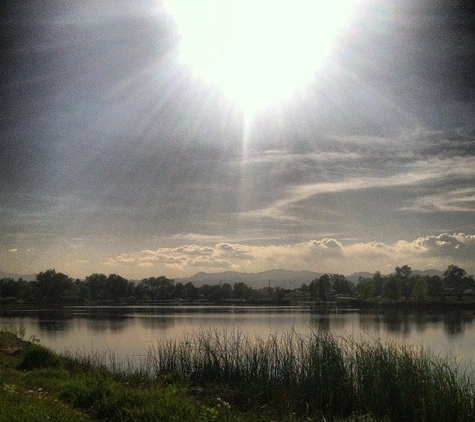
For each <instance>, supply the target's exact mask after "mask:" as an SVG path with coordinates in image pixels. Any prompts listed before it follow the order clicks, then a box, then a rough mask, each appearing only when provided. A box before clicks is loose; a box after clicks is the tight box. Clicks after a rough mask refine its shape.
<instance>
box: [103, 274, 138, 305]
mask: <svg viewBox="0 0 475 422" xmlns="http://www.w3.org/2000/svg"><path fill="white" fill-rule="evenodd" d="M105 289H106V292H107V293H106V294H107V297H108V299H113V300H116V301H117V300H120V299H126V298H127V297H129V296H131V295H132V291H133V288H132V285H131V284H130V283H129V281H128V280H127V279H125V278H124V277H121V276H120V275H117V274H109V276H108V277H107V279H106V283H105Z"/></svg>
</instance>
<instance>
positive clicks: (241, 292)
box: [233, 281, 252, 300]
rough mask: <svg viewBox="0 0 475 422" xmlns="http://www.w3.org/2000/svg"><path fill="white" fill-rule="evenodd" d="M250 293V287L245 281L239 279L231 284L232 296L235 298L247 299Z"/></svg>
mask: <svg viewBox="0 0 475 422" xmlns="http://www.w3.org/2000/svg"><path fill="white" fill-rule="evenodd" d="M251 294H252V288H251V287H249V286H248V285H247V284H246V283H244V282H242V281H240V282H238V283H234V286H233V297H234V298H235V299H242V300H249V298H250V297H251Z"/></svg>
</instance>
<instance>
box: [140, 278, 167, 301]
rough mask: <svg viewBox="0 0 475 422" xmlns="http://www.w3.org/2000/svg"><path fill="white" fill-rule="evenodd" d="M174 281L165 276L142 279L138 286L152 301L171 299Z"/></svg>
mask: <svg viewBox="0 0 475 422" xmlns="http://www.w3.org/2000/svg"><path fill="white" fill-rule="evenodd" d="M174 283H175V281H174V280H171V279H169V278H167V277H165V276H163V275H162V276H160V277H149V278H144V279H143V280H142V281H141V282H140V285H141V287H142V288H143V290H144V291H145V292H146V293H147V294H148V296H149V297H150V299H151V300H152V301H154V302H155V301H162V300H167V299H171V298H172V297H173V293H174V290H175V289H174Z"/></svg>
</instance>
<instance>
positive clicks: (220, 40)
mask: <svg viewBox="0 0 475 422" xmlns="http://www.w3.org/2000/svg"><path fill="white" fill-rule="evenodd" d="M356 1H357V0H332V1H328V0H324V1H323V0H293V1H281V0H200V1H189V0H165V1H164V3H165V7H166V9H167V11H168V13H170V15H171V16H172V17H173V18H174V19H175V21H176V23H177V27H178V30H179V32H180V36H181V46H180V59H181V61H182V62H183V63H185V64H186V65H188V66H190V67H191V69H192V70H193V72H194V73H195V74H196V75H197V76H198V77H199V78H201V79H204V80H206V81H207V82H208V83H211V84H214V85H216V86H217V87H218V88H219V89H221V90H222V92H223V93H224V94H225V95H226V96H227V97H229V98H230V99H231V100H232V101H233V102H234V103H235V104H237V105H238V106H240V107H241V108H242V109H243V110H257V109H260V108H263V107H265V106H267V105H269V104H272V103H276V102H279V101H281V100H283V99H284V98H286V97H288V96H289V95H291V94H292V93H293V92H295V91H297V90H299V89H304V87H305V84H306V83H308V82H309V81H311V80H312V79H313V78H314V77H315V73H316V71H317V69H318V67H319V65H320V64H321V63H322V61H323V60H324V58H325V57H326V56H327V55H328V53H329V51H330V50H331V48H332V42H333V41H334V39H335V36H336V35H337V34H338V33H339V32H340V31H341V30H342V28H343V26H344V24H345V22H346V21H347V19H348V18H349V16H350V15H351V13H352V11H353V8H354V5H355V3H356Z"/></svg>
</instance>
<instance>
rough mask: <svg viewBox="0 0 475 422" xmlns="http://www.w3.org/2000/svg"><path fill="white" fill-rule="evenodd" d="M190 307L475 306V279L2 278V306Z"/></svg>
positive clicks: (452, 275)
mask: <svg viewBox="0 0 475 422" xmlns="http://www.w3.org/2000/svg"><path fill="white" fill-rule="evenodd" d="M170 302H188V303H200V302H201V303H203V302H208V303H224V304H226V303H249V304H256V305H259V304H269V303H278V304H285V303H315V304H323V305H327V304H328V303H337V302H339V303H345V302H346V303H348V304H357V305H358V306H362V307H365V306H366V307H369V306H378V305H382V304H383V305H387V306H394V305H400V306H404V305H408V304H411V305H420V306H423V305H424V304H430V305H431V306H432V305H433V304H438V305H451V304H457V305H464V306H467V305H470V306H475V280H474V278H473V276H471V275H468V274H467V273H466V271H465V270H464V269H462V268H459V267H457V266H455V265H449V266H448V267H447V269H446V270H445V272H444V273H443V275H442V276H441V277H439V276H438V275H433V276H429V275H419V274H414V272H413V271H412V269H411V267H409V266H407V265H403V266H401V267H396V268H395V271H394V273H392V274H389V275H382V274H381V273H380V272H379V271H377V272H376V273H375V274H374V275H373V277H369V278H362V277H360V278H359V280H358V282H357V283H353V282H351V281H349V280H348V279H347V278H346V277H345V276H343V275H341V274H323V275H322V276H320V277H318V278H316V279H315V280H309V282H308V283H305V284H303V285H301V286H299V287H297V288H293V289H289V288H285V287H282V286H280V287H270V286H269V287H264V288H253V287H252V286H248V285H247V284H246V283H244V282H236V283H234V284H233V285H231V284H230V283H220V284H214V285H209V284H204V285H202V286H200V287H196V286H194V285H193V283H191V282H188V283H186V284H183V283H180V282H177V283H176V282H175V281H174V280H172V279H169V278H167V277H165V276H159V277H149V278H146V279H143V280H141V281H139V282H132V281H129V280H127V279H125V278H123V277H121V276H120V275H117V274H109V275H108V276H107V275H105V274H91V275H89V276H87V277H86V278H85V279H84V280H79V279H76V280H74V279H72V278H71V277H69V276H68V275H66V274H63V273H61V272H56V270H54V269H50V270H46V271H44V272H40V273H39V274H37V275H36V278H35V280H33V281H26V280H23V279H21V278H20V279H18V280H15V279H12V278H2V279H0V305H2V304H4V305H8V304H44V305H61V304H62V305H88V304H92V305H93V304H136V303H147V304H160V303H170Z"/></svg>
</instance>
